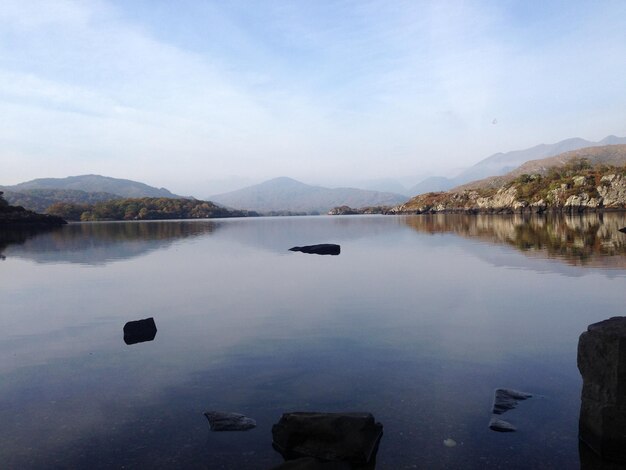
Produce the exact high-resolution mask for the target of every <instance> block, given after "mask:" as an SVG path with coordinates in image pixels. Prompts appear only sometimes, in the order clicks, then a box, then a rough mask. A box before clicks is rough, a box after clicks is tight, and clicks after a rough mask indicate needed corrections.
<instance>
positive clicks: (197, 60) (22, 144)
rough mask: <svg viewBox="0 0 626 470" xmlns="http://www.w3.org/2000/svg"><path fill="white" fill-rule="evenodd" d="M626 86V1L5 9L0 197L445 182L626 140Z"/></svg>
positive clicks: (17, 4)
mask: <svg viewBox="0 0 626 470" xmlns="http://www.w3.org/2000/svg"><path fill="white" fill-rule="evenodd" d="M625 77H626V2H624V1H622V0H619V1H598V2H576V1H567V2H549V1H546V2H528V1H520V2H517V1H492V2H480V1H471V2H465V1H433V2H422V1H407V2H403V1H395V2H389V1H336V2H325V1H309V2H304V1H281V2H272V1H262V2H243V1H232V2H222V1H219V2H209V1H190V0H188V1H176V2H174V1H168V2H166V1H130V2H129V1H89V0H81V1H76V2H73V1H65V0H52V1H50V0H46V1H36V0H15V1H14V0H4V1H3V6H2V8H1V9H0V116H1V118H0V119H1V120H2V125H0V140H1V142H2V145H1V146H0V159H1V161H2V163H3V165H2V168H3V170H2V177H1V178H0V184H14V183H17V182H20V181H24V180H27V179H32V178H36V177H47V176H55V177H62V176H68V175H75V174H83V173H98V174H105V175H109V176H116V177H125V178H131V179H137V180H140V181H145V182H147V183H149V184H153V185H156V186H166V187H168V188H169V189H171V190H173V191H175V192H179V193H183V194H190V193H193V194H195V195H199V196H204V195H206V194H210V193H211V185H212V184H213V183H214V182H215V181H217V180H222V179H228V178H231V177H232V176H233V175H234V176H236V177H238V178H239V177H241V178H246V179H247V180H250V181H256V180H262V179H265V178H270V177H274V176H280V175H288V176H292V177H295V178H298V179H302V180H304V181H306V182H317V183H328V184H341V182H342V181H351V180H355V179H368V178H379V177H397V176H402V175H418V174H424V173H435V174H436V173H446V172H449V171H453V170H454V169H456V168H459V167H466V166H470V165H472V164H473V163H475V162H477V161H478V160H481V159H482V158H485V157H486V156H488V155H490V154H492V153H495V152H498V151H508V150H514V149H519V148H526V147H530V146H533V145H536V144H538V143H542V142H543V143H551V142H556V141H559V140H562V139H565V138H569V137H574V136H578V137H583V138H586V139H589V140H599V139H601V138H603V137H605V136H606V135H608V134H616V135H620V136H623V135H626V85H625V84H626V78H625ZM494 119H496V120H497V124H493V121H494ZM204 188H207V189H206V192H203V191H204Z"/></svg>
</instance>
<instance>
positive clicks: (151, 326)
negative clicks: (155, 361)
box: [124, 317, 157, 344]
mask: <svg viewBox="0 0 626 470" xmlns="http://www.w3.org/2000/svg"><path fill="white" fill-rule="evenodd" d="M156 334H157V327H156V324H155V323H154V318H152V317H150V318H144V319H143V320H136V321H129V322H128V323H126V324H125V325H124V342H125V343H126V344H136V343H143V342H145V341H152V340H153V339H154V337H155V336H156Z"/></svg>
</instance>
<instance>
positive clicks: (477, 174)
mask: <svg viewBox="0 0 626 470" xmlns="http://www.w3.org/2000/svg"><path fill="white" fill-rule="evenodd" d="M615 144H626V137H616V136H614V135H610V136H607V137H605V138H604V139H602V140H600V141H598V142H590V141H588V140H585V139H581V138H579V137H574V138H571V139H566V140H562V141H560V142H557V143H555V144H540V145H536V146H534V147H530V148H527V149H523V150H514V151H511V152H506V153H501V152H499V153H496V154H493V155H491V156H490V157H487V158H485V159H484V160H481V161H479V162H478V163H476V164H475V165H473V166H471V167H469V168H468V169H467V170H465V171H463V172H461V173H460V174H459V175H457V176H456V177H454V178H445V177H441V176H433V177H430V178H426V179H425V180H424V181H422V182H420V183H418V184H416V185H415V186H413V187H412V188H411V189H410V192H411V194H412V195H417V194H423V193H428V192H432V191H447V190H449V189H452V188H454V187H456V186H460V185H462V184H465V183H469V182H471V181H476V180H480V179H483V178H487V177H489V176H500V175H504V174H506V173H508V172H509V171H511V170H514V169H515V168H517V167H518V166H520V165H522V164H523V163H526V162H527V161H530V160H537V159H540V158H548V157H553V156H555V155H558V154H561V153H564V152H569V151H571V150H577V149H581V148H585V147H593V146H602V145H615Z"/></svg>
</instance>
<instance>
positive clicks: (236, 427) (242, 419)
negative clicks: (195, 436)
mask: <svg viewBox="0 0 626 470" xmlns="http://www.w3.org/2000/svg"><path fill="white" fill-rule="evenodd" d="M204 416H206V418H207V419H208V420H209V425H210V426H211V431H247V430H248V429H252V428H255V427H256V421H255V420H253V419H252V418H248V417H247V416H244V415H242V414H239V413H226V412H223V411H207V412H205V413H204Z"/></svg>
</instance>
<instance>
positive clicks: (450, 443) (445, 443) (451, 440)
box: [443, 438, 456, 447]
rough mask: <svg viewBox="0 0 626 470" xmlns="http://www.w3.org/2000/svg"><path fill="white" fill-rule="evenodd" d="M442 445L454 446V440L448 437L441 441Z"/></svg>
mask: <svg viewBox="0 0 626 470" xmlns="http://www.w3.org/2000/svg"><path fill="white" fill-rule="evenodd" d="M443 445H444V446H446V447H456V441H455V440H454V439H450V438H448V439H445V440H444V441H443Z"/></svg>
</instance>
